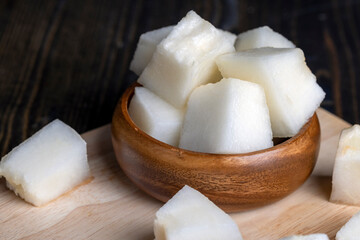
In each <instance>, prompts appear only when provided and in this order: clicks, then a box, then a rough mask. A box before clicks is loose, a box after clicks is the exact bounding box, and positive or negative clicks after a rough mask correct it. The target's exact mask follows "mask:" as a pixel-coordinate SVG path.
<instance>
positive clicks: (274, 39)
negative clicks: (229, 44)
mask: <svg viewBox="0 0 360 240" xmlns="http://www.w3.org/2000/svg"><path fill="white" fill-rule="evenodd" d="M262 47H274V48H294V47H295V45H294V44H293V43H292V42H291V41H289V40H288V39H287V38H285V37H284V36H283V35H281V34H280V33H277V32H274V31H273V30H272V29H271V28H269V27H268V26H263V27H258V28H255V29H252V30H249V31H246V32H243V33H240V34H239V35H238V37H237V39H236V42H235V49H236V51H244V50H249V49H253V48H262Z"/></svg>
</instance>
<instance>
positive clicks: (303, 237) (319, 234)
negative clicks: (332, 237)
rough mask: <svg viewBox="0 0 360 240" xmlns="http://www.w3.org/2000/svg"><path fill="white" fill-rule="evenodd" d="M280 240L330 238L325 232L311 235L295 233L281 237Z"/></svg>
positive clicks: (323, 239)
mask: <svg viewBox="0 0 360 240" xmlns="http://www.w3.org/2000/svg"><path fill="white" fill-rule="evenodd" d="M280 240H329V237H328V236H327V235H326V234H324V233H315V234H309V235H293V236H289V237H284V238H281V239H280Z"/></svg>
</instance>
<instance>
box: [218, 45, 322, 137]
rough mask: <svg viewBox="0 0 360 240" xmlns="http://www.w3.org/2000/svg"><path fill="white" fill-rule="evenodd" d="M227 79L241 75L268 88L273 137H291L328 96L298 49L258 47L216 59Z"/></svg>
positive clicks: (266, 89)
mask: <svg viewBox="0 0 360 240" xmlns="http://www.w3.org/2000/svg"><path fill="white" fill-rule="evenodd" d="M216 62H217V65H218V67H219V69H220V71H221V74H222V75H223V77H225V78H230V77H232V78H239V79H243V80H246V81H250V82H254V83H257V84H260V85H261V86H262V87H263V88H264V89H265V94H266V101H267V104H268V106H269V111H270V118H271V126H272V130H273V135H274V137H292V136H294V135H295V134H296V133H297V132H298V131H299V130H300V128H301V127H302V126H303V125H304V124H305V123H306V122H307V121H308V120H309V118H310V117H311V116H312V115H313V114H314V112H315V110H316V109H317V108H318V107H319V105H320V103H321V102H322V100H323V99H324V97H325V93H324V91H323V90H322V89H321V87H320V86H319V85H318V84H317V83H316V77H315V76H314V75H313V74H312V73H311V71H310V69H309V68H308V67H307V65H306V63H305V57H304V53H303V51H302V50H301V49H299V48H256V49H251V50H248V51H243V52H236V53H229V54H224V55H221V56H219V57H218V58H217V61H216Z"/></svg>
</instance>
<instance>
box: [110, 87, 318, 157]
mask: <svg viewBox="0 0 360 240" xmlns="http://www.w3.org/2000/svg"><path fill="white" fill-rule="evenodd" d="M136 87H143V86H142V85H141V84H139V83H138V82H134V83H133V84H131V85H130V86H129V87H128V88H127V89H126V90H125V92H124V93H123V95H122V96H121V98H120V100H119V103H118V104H117V106H116V109H118V108H119V107H120V108H121V109H120V111H121V113H122V114H123V117H124V119H125V121H126V123H127V124H129V125H130V127H131V128H132V129H134V130H135V131H136V132H138V133H139V134H140V135H141V136H142V137H144V138H146V139H147V140H148V141H151V142H153V143H156V144H159V145H160V146H162V147H165V148H167V149H169V150H172V151H176V152H181V153H182V154H184V153H185V154H188V155H201V156H217V157H242V156H254V155H260V154H264V153H269V152H274V151H278V150H281V149H283V148H285V147H286V146H288V145H291V144H293V143H295V142H296V141H299V139H301V138H302V137H303V135H305V134H306V132H307V130H308V128H309V127H310V124H311V122H312V119H313V118H318V117H317V113H316V111H315V112H314V114H313V115H312V116H311V117H310V118H309V119H308V120H307V121H306V123H305V124H304V125H303V126H302V127H301V128H300V130H299V131H298V133H297V134H295V135H294V136H293V137H290V138H288V139H286V140H285V141H283V142H281V143H279V144H276V145H274V146H272V147H270V148H265V149H261V150H257V151H253V152H246V153H229V154H227V153H207V152H197V151H191V150H187V149H183V148H179V147H175V146H172V145H169V144H167V143H165V142H162V141H160V140H158V139H156V138H154V137H152V136H150V135H149V134H147V133H146V132H144V131H143V130H142V129H141V128H140V127H138V126H137V125H136V124H135V123H134V121H133V120H132V119H131V117H130V114H129V111H128V108H129V104H130V101H131V98H132V97H133V94H134V92H135V88H136ZM116 112H117V111H115V114H116Z"/></svg>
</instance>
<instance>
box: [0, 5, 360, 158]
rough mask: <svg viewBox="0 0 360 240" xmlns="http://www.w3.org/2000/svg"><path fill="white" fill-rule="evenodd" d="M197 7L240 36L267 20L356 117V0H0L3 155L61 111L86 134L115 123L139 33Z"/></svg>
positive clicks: (340, 110) (331, 103)
mask: <svg viewBox="0 0 360 240" xmlns="http://www.w3.org/2000/svg"><path fill="white" fill-rule="evenodd" d="M191 9H193V10H195V11H196V12H197V13H198V14H199V15H201V16H202V17H203V18H205V19H207V20H208V21H210V22H211V23H213V24H214V25H215V26H217V27H220V28H223V29H225V30H229V31H232V32H234V33H240V32H242V31H244V30H248V29H251V28H254V27H258V26H262V25H268V26H270V27H271V28H273V29H274V30H275V31H278V32H280V33H282V34H283V35H285V36H286V37H288V38H289V39H291V40H292V41H293V42H294V43H295V44H296V45H297V46H298V47H300V48H302V49H303V50H304V52H305V55H306V57H307V63H308V65H309V67H310V68H311V69H312V71H313V72H314V74H315V75H316V76H317V78H318V82H319V84H320V85H321V86H322V88H323V89H324V90H325V91H326V93H327V95H326V99H325V100H324V102H323V103H322V107H324V108H326V109H328V110H330V111H331V112H333V113H335V114H336V115H338V116H340V117H342V118H344V119H345V120H346V121H349V122H350V123H358V122H359V119H360V113H359V111H360V109H359V104H358V101H359V96H358V91H359V90H360V83H359V79H360V67H359V66H360V1H355V0H354V1H351V0H345V1H340V0H333V1H327V0H324V1H301V0H297V1H286V0H275V1H253V0H248V1H235V0H225V1H217V0H213V1H205V0H203V1H196V0H190V1H182V0H176V1H165V0H164V1H145V0H112V1H110V0H109V1H96V0H88V1H85V0H84V1H83V0H76V1H70V0H58V1H50V0H33V1H29V0H23V1H20V0H2V1H0V153H1V156H2V155H4V154H5V153H7V152H8V151H9V150H10V149H11V148H13V147H14V146H16V145H18V144H19V143H20V142H21V141H23V140H24V139H26V138H27V137H29V136H30V135H32V134H33V133H34V132H35V131H37V130H38V129H40V128H41V127H42V126H44V125H45V124H47V123H48V122H50V121H51V120H53V119H55V118H59V119H61V120H63V121H64V122H66V123H67V124H69V125H70V126H72V127H73V128H75V129H76V130H77V131H79V132H80V133H82V132H85V131H87V130H90V129H93V128H96V127H99V126H102V125H104V124H107V123H109V122H110V121H111V116H112V113H113V110H114V107H115V104H116V102H117V100H118V99H119V97H120V96H121V94H122V92H123V91H124V89H125V88H126V87H127V86H128V85H129V84H130V83H131V82H133V81H135V80H136V76H135V75H134V74H133V73H131V72H130V71H129V70H128V68H129V63H130V61H131V59H132V55H133V53H134V51H135V48H136V44H137V40H138V38H139V36H140V34H141V33H143V32H146V31H149V30H152V29H156V28H159V27H163V26H167V25H171V24H175V23H177V22H178V21H179V20H180V19H181V18H182V17H183V16H184V15H185V14H186V13H187V12H188V11H189V10H191Z"/></svg>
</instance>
